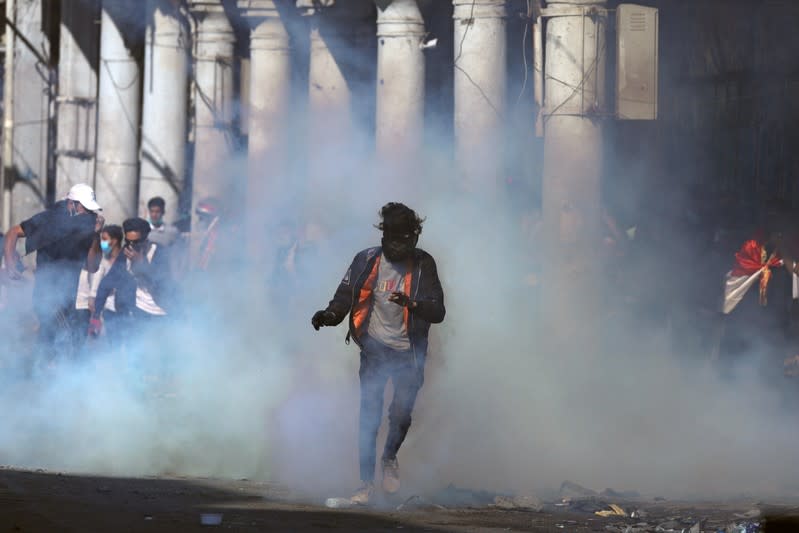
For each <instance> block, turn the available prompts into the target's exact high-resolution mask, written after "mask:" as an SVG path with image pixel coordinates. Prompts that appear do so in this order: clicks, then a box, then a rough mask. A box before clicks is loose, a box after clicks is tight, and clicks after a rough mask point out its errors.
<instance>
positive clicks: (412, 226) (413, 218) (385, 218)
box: [376, 202, 424, 235]
mask: <svg viewBox="0 0 799 533" xmlns="http://www.w3.org/2000/svg"><path fill="white" fill-rule="evenodd" d="M380 218H381V219H382V222H380V224H378V225H377V226H376V227H377V229H379V230H380V231H388V232H392V233H413V234H414V235H420V234H421V233H422V223H424V219H423V218H420V217H419V215H417V214H416V211H414V210H413V209H411V208H410V207H408V206H407V205H405V204H402V203H399V202H389V203H387V204H386V205H384V206H383V207H382V208H381V209H380Z"/></svg>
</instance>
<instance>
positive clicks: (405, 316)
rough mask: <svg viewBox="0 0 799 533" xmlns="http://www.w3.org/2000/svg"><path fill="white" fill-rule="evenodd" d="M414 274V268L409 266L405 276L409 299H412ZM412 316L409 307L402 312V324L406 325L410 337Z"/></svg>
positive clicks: (406, 291) (406, 293) (406, 331)
mask: <svg viewBox="0 0 799 533" xmlns="http://www.w3.org/2000/svg"><path fill="white" fill-rule="evenodd" d="M412 272H413V268H411V266H410V265H409V267H408V272H407V274H405V291H404V292H405V296H407V297H408V298H410V297H411V279H412V277H413V276H412ZM409 316H410V310H408V308H407V307H405V308H403V311H402V322H403V323H404V324H405V334H406V335H408V336H410V330H409V329H408V317H409Z"/></svg>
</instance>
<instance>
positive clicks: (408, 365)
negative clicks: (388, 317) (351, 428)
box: [358, 336, 424, 482]
mask: <svg viewBox="0 0 799 533" xmlns="http://www.w3.org/2000/svg"><path fill="white" fill-rule="evenodd" d="M361 344H362V345H363V346H362V349H361V368H360V371H359V373H358V375H359V376H360V380H361V416H360V429H359V438H358V445H359V451H360V467H361V480H362V481H364V482H372V481H373V480H374V477H375V462H376V459H377V450H376V447H377V432H378V430H379V429H380V422H381V418H382V416H383V394H384V391H385V387H386V383H388V379H389V378H391V382H392V384H393V386H394V397H393V399H392V401H391V406H390V407H389V411H388V437H387V438H386V445H385V448H384V450H383V459H384V460H385V459H394V458H396V456H397V452H398V451H399V449H400V446H401V445H402V442H403V441H404V440H405V436H406V435H407V434H408V429H409V428H410V427H411V413H412V412H413V406H414V404H415V403H416V395H417V394H418V392H419V389H420V388H421V387H422V384H423V383H424V360H423V358H422V357H421V356H416V357H414V353H413V352H412V351H407V352H399V351H396V350H392V349H391V348H389V347H387V346H384V345H383V344H381V343H380V342H378V341H376V340H374V339H371V338H369V337H368V336H365V337H364V339H363V341H362V343H361Z"/></svg>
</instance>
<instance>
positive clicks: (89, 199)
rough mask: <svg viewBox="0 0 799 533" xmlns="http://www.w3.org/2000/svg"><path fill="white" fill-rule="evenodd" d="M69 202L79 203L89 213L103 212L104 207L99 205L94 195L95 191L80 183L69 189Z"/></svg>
mask: <svg viewBox="0 0 799 533" xmlns="http://www.w3.org/2000/svg"><path fill="white" fill-rule="evenodd" d="M67 200H72V201H73V202H79V203H80V204H81V205H82V206H83V207H85V208H86V209H88V210H89V211H102V209H103V208H102V207H100V204H98V203H97V198H96V197H95V195H94V189H92V188H91V187H89V186H88V185H86V184H85V183H78V184H77V185H73V186H72V188H71V189H69V194H67Z"/></svg>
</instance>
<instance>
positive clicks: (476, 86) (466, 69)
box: [452, 0, 507, 192]
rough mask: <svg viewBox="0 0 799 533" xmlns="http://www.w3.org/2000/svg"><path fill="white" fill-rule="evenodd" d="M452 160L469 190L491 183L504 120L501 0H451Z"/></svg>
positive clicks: (503, 14) (499, 155) (504, 49)
mask: <svg viewBox="0 0 799 533" xmlns="http://www.w3.org/2000/svg"><path fill="white" fill-rule="evenodd" d="M452 4H453V7H454V9H453V18H454V19H455V38H454V44H455V73H454V80H455V82H454V104H455V105H454V107H455V159H456V164H457V167H458V170H459V171H460V173H461V175H462V176H463V177H464V180H465V183H464V185H465V186H466V187H467V188H468V189H470V190H472V191H475V192H476V191H480V190H484V189H486V187H488V188H489V189H490V188H493V186H494V185H495V183H496V181H497V179H498V178H499V177H500V173H501V169H502V159H503V158H502V145H503V138H502V132H503V126H504V121H505V120H506V118H507V117H506V116H505V101H506V93H507V65H506V63H507V42H506V20H505V18H506V15H507V13H506V7H505V0H453V2H452Z"/></svg>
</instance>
